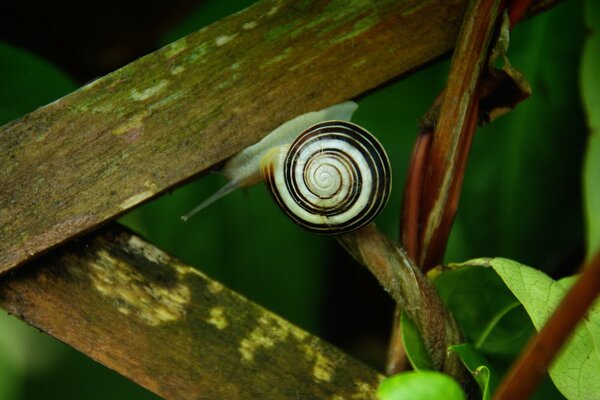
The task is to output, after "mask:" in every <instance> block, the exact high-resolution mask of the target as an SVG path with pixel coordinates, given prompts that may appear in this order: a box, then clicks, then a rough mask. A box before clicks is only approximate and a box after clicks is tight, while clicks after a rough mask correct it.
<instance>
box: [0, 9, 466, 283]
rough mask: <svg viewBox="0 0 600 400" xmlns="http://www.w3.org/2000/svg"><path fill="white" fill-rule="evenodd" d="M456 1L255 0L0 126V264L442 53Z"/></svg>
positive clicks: (457, 15) (452, 29) (456, 20)
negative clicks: (300, 116) (284, 124)
mask: <svg viewBox="0 0 600 400" xmlns="http://www.w3.org/2000/svg"><path fill="white" fill-rule="evenodd" d="M465 6H466V0H451V1H448V0H426V1H420V0H419V1H403V2H397V1H387V0H379V1H367V0H359V1H353V2H347V1H343V0H334V1H319V0H309V1H304V2H301V3H300V2H297V1H294V0H277V1H276V0H264V1H262V2H259V3H257V4H255V5H253V6H252V7H250V8H248V9H246V10H244V11H242V12H240V13H237V14H235V15H232V16H230V17H227V18H225V19H223V20H221V21H219V22H217V23H215V24H213V25H210V26H209V27H207V28H205V29H202V30H201V31H199V32H197V33H194V34H192V35H190V36H187V37H185V38H182V39H180V40H178V41H176V42H174V43H172V44H170V45H168V46H166V47H164V48H163V49H161V50H158V51H156V52H154V53H152V54H149V55H147V56H146V57H143V58H141V59H139V60H137V61H135V62H133V63H131V64H129V65H127V66H125V67H123V68H121V69H119V70H118V71H115V72H114V73H111V74H109V75H107V76H105V77H102V78H100V79H98V80H96V81H94V82H92V83H90V84H88V85H86V86H84V87H83V88H81V89H79V90H77V91H76V92H74V93H72V94H70V95H68V96H66V97H64V98H62V99H60V100H58V101H56V102H54V103H52V104H49V105H48V106H46V107H43V108H40V109H38V110H37V111H35V112H33V113H31V114H29V115H27V116H25V117H24V118H22V119H20V120H17V121H14V122H12V123H10V124H8V125H6V126H4V127H2V128H0V154H2V155H3V156H2V157H0V171H1V173H2V175H1V178H0V193H1V195H0V273H2V272H6V271H8V270H10V269H11V268H13V267H15V266H18V265H20V264H23V263H24V262H26V261H27V260H29V259H31V258H32V257H34V256H36V255H38V254H40V253H42V252H43V251H46V250H47V249H49V248H51V247H53V246H56V245H58V244H60V243H61V242H63V241H65V240H67V239H69V238H72V237H74V236H76V235H79V234H82V233H84V232H86V231H89V230H90V229H93V228H95V227H97V226H99V225H101V224H102V223H105V222H107V221H108V220H110V219H113V218H115V217H117V216H119V215H120V214H122V213H124V212H125V211H127V210H129V209H131V208H132V207H135V206H136V205H138V204H140V203H141V202H143V201H145V200H148V199H150V198H152V197H155V196H157V195H158V194H160V193H162V192H164V191H166V190H168V189H170V188H172V187H174V186H175V185H178V184H181V183H183V182H184V181H186V180H189V179H191V178H192V177H194V176H197V175H198V174H199V173H202V172H204V171H206V170H207V169H209V168H211V167H213V166H215V164H217V163H219V162H221V161H223V160H224V159H225V158H227V157H229V156H231V155H232V154H234V153H235V152H237V151H239V150H241V149H242V148H244V147H246V146H248V145H249V144H251V143H254V142H256V141H258V140H259V139H260V138H261V137H262V136H263V135H265V134H266V133H268V132H269V131H270V130H272V129H273V128H274V127H276V126H278V125H279V124H281V123H282V122H284V121H286V120H288V119H290V118H292V117H294V116H296V115H298V114H301V113H304V112H307V111H309V110H316V109H321V108H323V107H325V106H327V105H330V104H333V103H336V102H340V101H342V100H344V99H348V98H352V97H355V96H357V95H359V94H361V93H364V92H365V91H367V90H369V89H372V88H374V87H376V86H377V85H380V84H382V83H384V82H386V81H388V80H390V79H392V78H394V77H397V76H399V75H401V74H404V73H407V72H408V71H411V70H414V69H415V68H418V67H419V66H421V65H423V64H425V63H427V62H430V61H431V60H433V59H435V58H436V57H439V56H440V55H442V54H444V53H445V52H446V51H448V50H449V49H450V48H451V46H452V45H453V43H454V41H455V38H456V34H457V31H458V27H459V26H460V21H461V19H462V15H463V12H464V8H465ZM415 38H418V40H416V39H415Z"/></svg>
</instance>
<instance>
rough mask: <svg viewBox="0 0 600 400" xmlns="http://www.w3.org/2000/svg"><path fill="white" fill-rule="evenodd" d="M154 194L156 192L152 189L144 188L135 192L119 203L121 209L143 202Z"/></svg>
mask: <svg viewBox="0 0 600 400" xmlns="http://www.w3.org/2000/svg"><path fill="white" fill-rule="evenodd" d="M153 194H154V192H152V191H150V190H144V191H143V192H141V193H138V194H134V195H133V196H131V197H129V198H127V199H126V200H125V201H123V202H122V203H121V204H120V205H119V207H121V210H126V209H128V208H131V207H133V206H135V205H136V204H138V203H141V202H142V201H144V200H146V199H147V198H148V197H150V196H152V195H153Z"/></svg>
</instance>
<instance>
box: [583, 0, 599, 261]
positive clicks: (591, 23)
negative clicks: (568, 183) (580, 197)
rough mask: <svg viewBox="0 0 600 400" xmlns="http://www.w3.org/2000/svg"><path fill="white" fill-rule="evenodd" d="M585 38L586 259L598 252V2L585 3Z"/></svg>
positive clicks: (584, 175) (584, 171) (594, 0)
mask: <svg viewBox="0 0 600 400" xmlns="http://www.w3.org/2000/svg"><path fill="white" fill-rule="evenodd" d="M585 17H586V25H587V27H588V29H589V32H590V34H589V35H588V38H587V41H586V44H585V48H584V51H583V59H582V64H581V92H582V96H583V102H584V105H585V109H586V112H587V119H588V128H589V130H590V136H589V139H588V144H587V150H586V156H585V163H584V170H583V185H584V188H583V189H584V204H585V217H586V224H587V257H588V258H592V257H593V256H594V254H596V253H597V252H598V251H600V75H599V74H598V71H600V3H599V2H598V1H596V0H587V1H586V2H585Z"/></svg>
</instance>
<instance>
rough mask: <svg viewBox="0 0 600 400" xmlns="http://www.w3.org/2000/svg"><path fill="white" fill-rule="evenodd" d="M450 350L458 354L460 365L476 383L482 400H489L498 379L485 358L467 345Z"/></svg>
mask: <svg viewBox="0 0 600 400" xmlns="http://www.w3.org/2000/svg"><path fill="white" fill-rule="evenodd" d="M450 350H452V351H454V352H456V353H457V354H458V356H459V357H460V360H461V361H462V363H463V364H464V365H465V367H467V369H468V370H469V372H471V374H472V375H473V377H474V378H475V380H476V381H477V384H478V385H479V389H481V393H482V399H483V400H490V399H491V396H492V392H493V391H494V388H495V387H496V385H497V382H498V379H497V376H496V374H495V373H494V372H493V371H492V370H491V369H490V367H489V363H488V362H487V361H486V359H485V357H483V355H482V354H481V353H480V352H479V351H477V349H476V348H475V347H474V346H473V345H472V344H469V343H463V344H457V345H454V346H450Z"/></svg>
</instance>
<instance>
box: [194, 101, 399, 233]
mask: <svg viewBox="0 0 600 400" xmlns="http://www.w3.org/2000/svg"><path fill="white" fill-rule="evenodd" d="M357 107H358V106H357V105H356V103H353V102H344V103H341V104H337V105H334V106H331V107H329V108H327V109H325V110H321V111H318V112H312V113H308V114H303V115H300V116H298V117H296V118H294V119H292V120H290V121H288V122H286V123H284V124H283V125H281V126H280V127H278V128H277V129H275V130H274V131H273V132H271V133H270V134H269V135H267V136H266V137H265V138H264V139H263V140H261V141H260V142H258V143H256V144H255V145H252V146H250V147H248V148H246V149H244V150H243V151H241V152H240V153H238V154H236V155H235V156H233V157H232V158H231V159H230V160H229V161H228V162H227V163H226V164H225V166H224V167H223V170H222V171H221V172H222V174H223V175H225V177H227V178H228V179H229V180H230V181H229V183H227V184H226V185H225V186H224V187H222V188H221V189H220V190H219V191H217V192H216V193H215V194H213V195H212V196H210V197H209V198H208V199H207V200H205V201H204V202H203V203H202V204H200V205H199V206H197V207H196V208H195V209H193V210H192V211H191V212H190V213H188V214H187V215H185V216H183V217H182V219H183V220H184V221H185V220H187V219H188V218H189V217H191V216H192V215H193V214H195V213H196V212H198V211H199V210H201V209H202V208H204V207H206V206H207V205H209V204H210V203H212V202H214V201H215V200H217V199H219V198H220V197H222V196H224V195H226V194H227V193H229V192H231V191H232V190H234V189H236V188H238V187H247V186H250V185H252V184H255V183H257V182H259V181H260V180H261V179H262V180H264V181H265V183H266V185H267V187H268V189H269V191H270V192H271V194H272V195H273V198H274V199H275V201H276V202H277V203H278V205H279V206H280V208H281V209H282V210H283V211H284V212H285V213H286V214H287V215H288V216H289V217H290V218H291V219H292V220H294V221H295V222H296V223H297V224H298V225H300V226H302V227H303V228H306V229H308V230H310V231H313V232H316V233H319V234H332V235H335V234H342V233H347V232H351V231H354V230H356V229H359V228H361V227H363V226H365V225H366V224H368V223H369V222H371V221H372V220H373V218H375V217H376V216H377V214H379V212H380V211H381V210H382V209H383V207H384V206H385V204H386V203H387V200H388V198H389V195H390V190H391V168H390V162H389V160H388V157H387V155H386V153H385V151H384V150H383V147H382V146H381V144H380V143H379V142H378V141H377V139H376V138H375V137H374V136H373V135H371V134H370V133H369V132H367V131H366V130H365V129H363V128H361V127H360V126H358V125H355V124H353V123H351V122H348V120H349V119H350V117H351V116H352V113H353V112H354V111H355V110H356V108H357ZM329 119H333V120H329ZM299 132H301V133H299Z"/></svg>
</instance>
